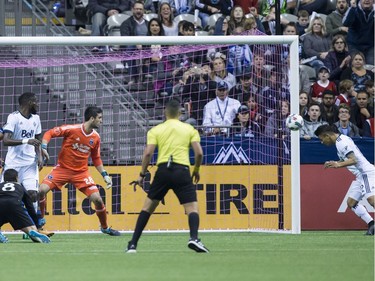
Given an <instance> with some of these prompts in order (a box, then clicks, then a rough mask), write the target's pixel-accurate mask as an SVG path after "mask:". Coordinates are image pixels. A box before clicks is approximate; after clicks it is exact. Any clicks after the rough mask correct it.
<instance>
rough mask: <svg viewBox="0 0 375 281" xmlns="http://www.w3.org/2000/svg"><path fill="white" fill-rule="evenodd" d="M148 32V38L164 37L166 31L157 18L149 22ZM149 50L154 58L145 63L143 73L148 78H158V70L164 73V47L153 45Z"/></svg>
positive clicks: (146, 60)
mask: <svg viewBox="0 0 375 281" xmlns="http://www.w3.org/2000/svg"><path fill="white" fill-rule="evenodd" d="M147 30H148V31H147V36H164V29H163V27H162V25H161V22H160V20H159V19H157V18H153V19H151V20H150V21H149V23H148V27H147ZM148 48H149V49H150V51H151V54H152V56H151V57H150V58H148V59H145V60H144V61H143V63H144V66H143V73H144V74H145V73H147V74H146V76H147V77H148V78H156V74H157V73H156V71H157V70H160V71H164V63H163V62H162V59H163V53H162V46H161V45H151V46H149V47H148Z"/></svg>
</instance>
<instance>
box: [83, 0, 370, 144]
mask: <svg viewBox="0 0 375 281" xmlns="http://www.w3.org/2000/svg"><path fill="white" fill-rule="evenodd" d="M332 3H335V4H336V6H335V7H333V6H332ZM330 4H331V5H330ZM87 8H88V10H89V11H90V13H91V24H92V30H91V35H94V36H98V35H103V36H105V35H111V34H110V31H108V25H107V19H108V18H111V17H118V15H119V14H124V15H127V16H126V17H124V18H123V21H122V23H121V26H120V33H121V35H122V36H175V35H179V36H194V35H196V36H197V35H212V36H217V35H221V36H233V35H247V34H249V35H259V36H262V35H274V34H276V33H277V32H276V29H277V28H276V11H275V8H276V7H275V1H274V0H224V1H216V0H161V1H154V0H145V1H142V0H89V1H88V7H87ZM280 12H281V17H280V22H281V25H282V28H283V34H285V35H298V36H299V42H300V54H299V55H300V86H299V89H300V99H299V100H300V114H301V115H302V116H303V117H304V119H305V121H306V122H305V124H304V128H303V130H301V137H304V138H307V137H316V136H314V135H313V133H311V132H314V131H315V128H316V127H317V126H318V125H320V124H324V123H329V124H331V125H332V124H335V125H336V126H337V127H338V129H339V130H340V132H341V133H343V134H346V135H353V134H354V136H361V137H374V91H375V88H374V71H375V69H374V0H351V1H347V0H336V1H325V0H309V1H305V0H302V1H293V0H283V1H280ZM173 48H174V49H173ZM176 48H177V47H167V46H157V45H151V46H128V47H126V50H125V51H129V52H131V51H141V50H143V51H145V52H150V53H151V55H150V56H149V57H148V58H146V59H142V60H136V59H134V60H129V61H124V65H125V67H126V69H128V71H129V74H130V75H129V76H130V79H129V80H128V81H125V83H126V84H127V87H128V89H129V91H130V92H132V91H133V92H135V93H136V92H140V91H142V87H141V85H142V86H144V85H148V86H146V89H143V90H144V91H148V92H150V91H153V92H154V95H155V102H156V103H157V106H156V107H158V106H159V107H160V108H162V107H163V105H164V104H165V102H166V101H168V100H169V99H170V98H177V99H179V100H180V102H181V106H182V108H183V109H184V110H185V114H184V115H183V118H184V120H185V121H186V122H189V123H191V124H192V125H194V126H198V127H203V128H202V129H201V133H202V134H207V135H218V134H221V135H229V134H231V135H238V134H240V135H241V134H242V135H244V136H261V135H267V136H273V135H275V133H274V130H275V128H274V127H275V126H276V128H277V127H280V126H282V127H283V128H282V130H283V131H284V130H287V128H285V124H284V123H285V122H284V119H285V118H286V116H288V113H289V102H285V101H287V100H289V98H290V93H289V79H288V75H289V66H287V65H289V49H288V47H287V46H271V47H264V48H262V47H259V46H255V45H236V46H228V47H222V48H219V49H210V50H208V51H191V52H180V53H179V52H178V50H177V51H176ZM106 50H108V48H107V49H106ZM92 51H93V52H97V53H98V54H100V53H101V52H102V51H103V50H102V47H100V46H99V47H95V48H94V49H93V50H92ZM111 51H112V49H111ZM118 51H123V50H122V49H121V50H118ZM145 82H146V83H145ZM343 104H346V107H345V106H343ZM286 111H287V112H286ZM344 111H345V112H344ZM343 115H345V117H343ZM241 120H242V121H241ZM280 120H281V121H280ZM245 121H246V122H245ZM231 126H235V127H233V128H230V127H231ZM242 127H243V128H242ZM241 132H242V133H241ZM307 132H310V133H307ZM282 135H283V136H284V135H287V132H285V133H284V132H283V133H282Z"/></svg>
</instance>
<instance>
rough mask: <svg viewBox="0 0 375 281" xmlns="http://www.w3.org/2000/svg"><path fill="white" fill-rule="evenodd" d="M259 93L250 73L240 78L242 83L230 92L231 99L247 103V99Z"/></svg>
mask: <svg viewBox="0 0 375 281" xmlns="http://www.w3.org/2000/svg"><path fill="white" fill-rule="evenodd" d="M257 93H258V89H257V88H256V87H255V86H254V84H253V80H252V76H251V74H250V73H249V72H246V73H244V74H243V75H241V76H240V82H239V83H237V84H236V85H235V86H234V87H233V88H232V89H230V91H229V97H231V98H234V99H236V100H239V101H240V102H245V101H246V97H248V96H249V95H254V94H257Z"/></svg>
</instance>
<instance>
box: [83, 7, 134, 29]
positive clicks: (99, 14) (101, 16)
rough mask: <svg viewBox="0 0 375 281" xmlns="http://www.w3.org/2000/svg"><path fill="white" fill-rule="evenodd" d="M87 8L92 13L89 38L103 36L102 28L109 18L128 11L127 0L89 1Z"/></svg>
mask: <svg viewBox="0 0 375 281" xmlns="http://www.w3.org/2000/svg"><path fill="white" fill-rule="evenodd" d="M88 7H89V10H90V12H91V13H92V17H91V25H92V29H91V36H103V35H104V32H103V28H104V26H105V25H106V23H107V19H108V18H109V17H110V16H113V15H117V14H118V13H122V12H124V11H129V10H130V1H129V0H89V3H88Z"/></svg>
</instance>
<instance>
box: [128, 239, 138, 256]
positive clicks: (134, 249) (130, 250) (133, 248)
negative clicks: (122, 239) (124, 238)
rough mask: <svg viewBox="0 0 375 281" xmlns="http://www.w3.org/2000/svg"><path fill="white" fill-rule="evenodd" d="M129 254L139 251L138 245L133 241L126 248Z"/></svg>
mask: <svg viewBox="0 0 375 281" xmlns="http://www.w3.org/2000/svg"><path fill="white" fill-rule="evenodd" d="M126 253H127V254H136V253H137V246H135V245H134V244H133V242H132V241H129V242H128V248H127V250H126Z"/></svg>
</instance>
